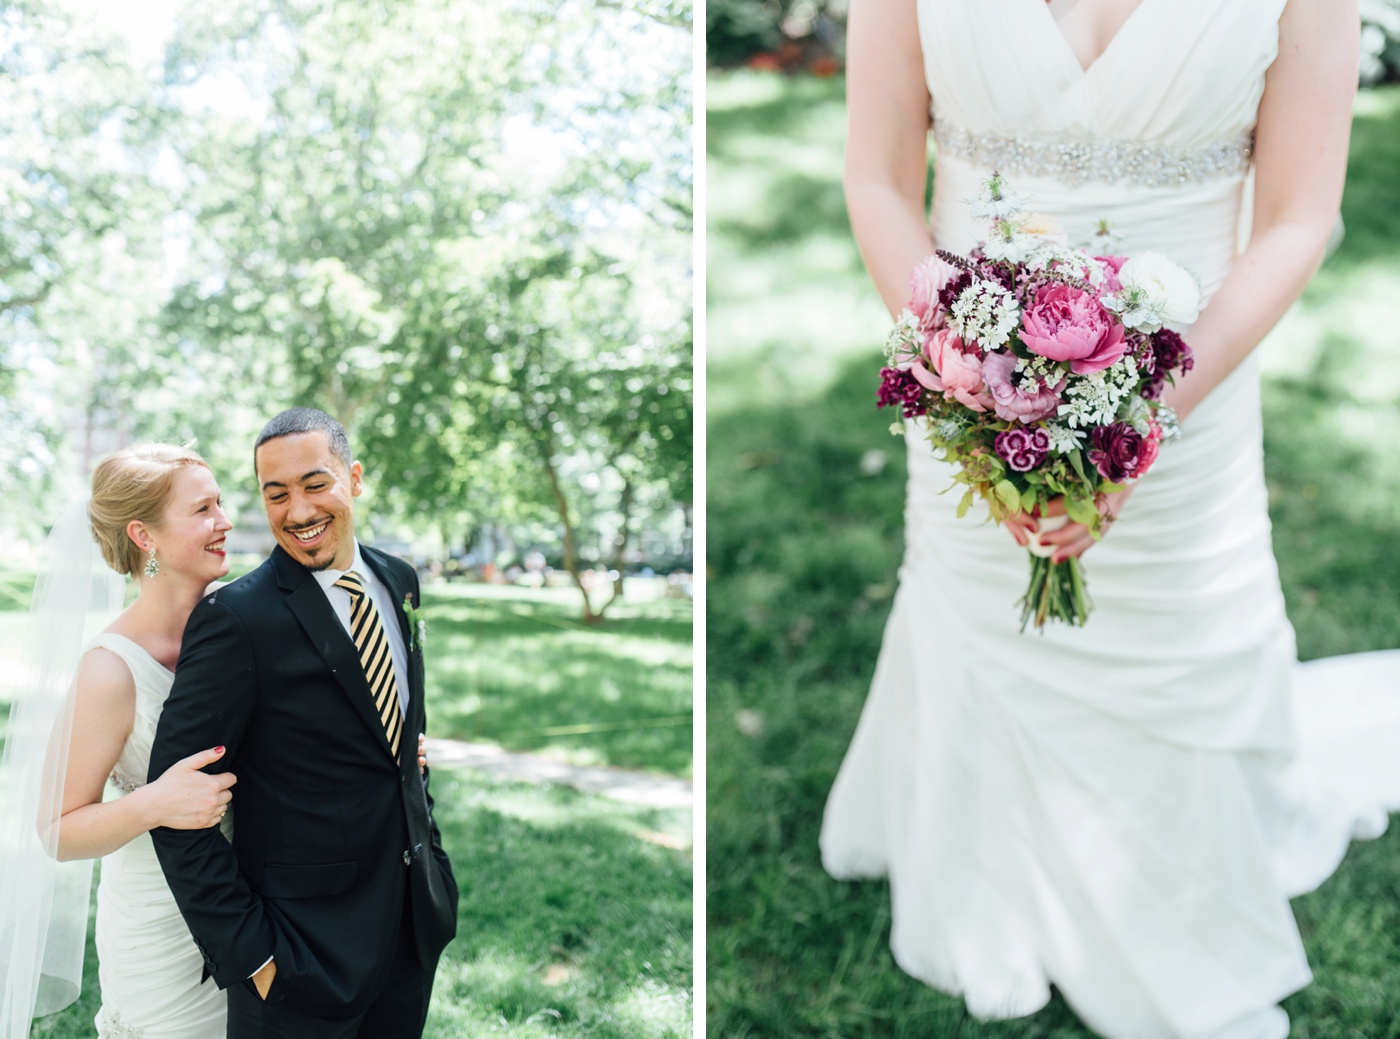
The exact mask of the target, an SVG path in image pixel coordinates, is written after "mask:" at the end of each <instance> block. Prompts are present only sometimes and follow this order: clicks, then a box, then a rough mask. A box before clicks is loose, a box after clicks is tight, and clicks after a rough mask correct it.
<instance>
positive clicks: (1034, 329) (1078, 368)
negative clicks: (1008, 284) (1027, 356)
mask: <svg viewBox="0 0 1400 1039" xmlns="http://www.w3.org/2000/svg"><path fill="white" fill-rule="evenodd" d="M1021 342H1023V343H1025V344H1026V349H1027V350H1029V351H1031V353H1036V354H1040V355H1041V356H1042V357H1048V358H1050V359H1051V360H1052V361H1069V362H1070V370H1071V371H1073V372H1075V373H1077V374H1079V375H1088V374H1089V373H1090V372H1097V371H1102V370H1103V369H1104V368H1107V367H1108V366H1109V365H1111V364H1113V363H1114V362H1115V361H1117V360H1118V358H1120V357H1122V356H1123V351H1124V350H1125V349H1126V347H1127V343H1126V341H1125V340H1124V338H1123V326H1122V325H1120V324H1119V323H1118V321H1117V320H1116V319H1115V318H1114V316H1113V315H1112V314H1110V313H1109V312H1108V311H1107V310H1105V309H1104V306H1103V304H1102V303H1100V302H1099V301H1098V300H1096V299H1095V298H1094V297H1093V296H1091V295H1089V293H1087V292H1084V291H1082V290H1080V289H1076V288H1071V287H1070V286H1068V285H1047V286H1045V287H1044V288H1042V289H1040V290H1039V291H1038V292H1036V294H1035V302H1034V303H1032V304H1031V305H1030V306H1029V307H1028V308H1026V311H1025V313H1023V314H1022V315H1021Z"/></svg>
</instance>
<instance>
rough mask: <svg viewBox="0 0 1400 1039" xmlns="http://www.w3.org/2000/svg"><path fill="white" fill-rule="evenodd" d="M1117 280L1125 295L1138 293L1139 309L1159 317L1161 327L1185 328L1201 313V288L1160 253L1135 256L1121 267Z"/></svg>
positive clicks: (1194, 280) (1193, 279)
mask: <svg viewBox="0 0 1400 1039" xmlns="http://www.w3.org/2000/svg"><path fill="white" fill-rule="evenodd" d="M1118 279H1119V280H1120V281H1121V282H1122V283H1123V289H1124V292H1125V293H1126V294H1128V295H1130V296H1131V295H1132V294H1133V293H1134V290H1137V291H1138V292H1141V293H1142V297H1141V299H1142V305H1144V307H1145V309H1147V310H1149V311H1151V312H1153V313H1154V314H1159V315H1161V319H1162V323H1163V324H1167V325H1177V326H1181V327H1185V326H1186V325H1189V324H1191V323H1192V322H1193V321H1195V320H1196V315H1198V314H1199V313H1200V312H1201V287H1200V286H1199V285H1198V284H1196V279H1195V278H1193V277H1191V275H1190V274H1188V273H1187V272H1186V271H1185V270H1184V269H1182V268H1181V267H1180V266H1178V265H1177V264H1175V263H1172V261H1171V260H1169V259H1167V258H1166V257H1165V256H1163V255H1162V254H1161V253H1141V254H1139V255H1137V256H1134V257H1133V258H1132V259H1130V260H1128V262H1127V263H1125V264H1123V269H1122V270H1121V271H1119V272H1118ZM1125 321H1126V317H1125Z"/></svg>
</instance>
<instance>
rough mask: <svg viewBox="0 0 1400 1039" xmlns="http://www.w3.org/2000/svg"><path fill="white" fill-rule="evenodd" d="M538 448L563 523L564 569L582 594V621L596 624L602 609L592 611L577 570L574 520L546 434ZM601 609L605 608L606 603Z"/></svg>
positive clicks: (600, 619) (600, 617)
mask: <svg viewBox="0 0 1400 1039" xmlns="http://www.w3.org/2000/svg"><path fill="white" fill-rule="evenodd" d="M540 448H541V450H540V455H541V460H542V461H543V462H544V471H545V475H546V476H548V477H549V489H550V490H551V491H553V492H554V505H555V508H557V509H558V510H559V519H560V521H561V522H562V523H563V524H564V569H565V570H567V571H569V576H570V577H572V578H573V579H574V585H575V587H577V588H578V590H579V594H580V595H582V596H583V623H585V624H597V623H599V622H600V621H602V619H603V610H598V611H597V612H596V613H595V612H594V610H593V602H592V600H591V599H589V598H588V589H587V588H585V587H584V584H583V577H582V576H581V575H580V574H579V572H578V559H577V557H576V555H575V548H574V521H573V519H572V518H571V517H570V516H569V502H568V499H566V498H565V497H564V489H563V488H562V487H561V486H560V485H559V474H558V473H557V472H556V471H555V469H554V452H553V443H552V441H551V440H550V439H549V437H548V435H547V434H546V435H545V437H544V440H543V442H542V443H541V445H540ZM603 609H607V607H606V605H605V606H604V607H603Z"/></svg>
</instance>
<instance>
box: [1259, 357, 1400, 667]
mask: <svg viewBox="0 0 1400 1039" xmlns="http://www.w3.org/2000/svg"><path fill="white" fill-rule="evenodd" d="M1354 354H1355V351H1354V348H1353V345H1352V344H1351V343H1350V342H1349V341H1348V340H1347V339H1346V338H1344V337H1342V336H1328V337H1327V338H1326V339H1325V340H1324V342H1323V345H1322V349H1321V350H1320V351H1319V353H1318V356H1317V359H1316V361H1315V363H1314V366H1313V370H1312V371H1311V372H1309V373H1308V374H1307V375H1306V376H1305V377H1303V378H1298V379H1274V380H1270V381H1269V382H1268V383H1267V384H1266V386H1265V393H1264V443H1265V452H1264V467H1265V473H1266V475H1267V477H1268V481H1269V499H1270V514H1271V517H1272V519H1273V522H1274V551H1275V553H1276V555H1277V558H1278V563H1279V572H1280V577H1281V579H1282V582H1283V588H1284V595H1285V597H1286V598H1287V601H1288V608H1289V616H1290V618H1291V619H1292V620H1293V622H1294V626H1295V628H1296V629H1297V633H1298V648H1299V655H1300V656H1301V657H1303V659H1311V658H1313V657H1318V656H1334V655H1337V654H1340V653H1348V652H1355V651H1357V650H1363V649H1386V648H1393V647H1396V646H1400V596H1397V595H1396V589H1397V588H1400V553H1397V552H1395V551H1393V549H1392V546H1393V545H1395V544H1396V543H1397V541H1400V510H1397V508H1396V500H1397V493H1396V490H1395V488H1396V487H1397V486H1400V462H1397V460H1396V459H1395V457H1394V453H1393V452H1392V451H1390V450H1389V449H1388V447H1387V445H1388V444H1390V443H1393V442H1394V439H1395V437H1397V436H1400V399H1396V400H1375V401H1359V400H1357V399H1356V398H1355V396H1354V395H1353V393H1352V392H1351V386H1350V382H1351V379H1350V378H1349V377H1348V376H1347V375H1344V374H1342V372H1343V371H1344V370H1346V369H1348V358H1350V357H1354Z"/></svg>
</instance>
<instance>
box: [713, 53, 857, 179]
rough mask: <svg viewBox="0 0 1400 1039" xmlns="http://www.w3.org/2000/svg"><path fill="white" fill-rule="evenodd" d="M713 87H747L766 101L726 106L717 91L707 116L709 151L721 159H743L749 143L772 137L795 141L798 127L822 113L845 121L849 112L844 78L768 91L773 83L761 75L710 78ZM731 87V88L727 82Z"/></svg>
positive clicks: (801, 79)
mask: <svg viewBox="0 0 1400 1039" xmlns="http://www.w3.org/2000/svg"><path fill="white" fill-rule="evenodd" d="M709 78H710V80H711V83H712V84H713V83H718V84H720V86H721V89H723V87H724V86H726V85H730V86H731V88H732V86H733V85H739V86H740V88H741V89H742V88H743V87H744V85H745V83H744V81H747V85H748V88H749V89H751V90H753V91H754V92H761V93H763V94H765V95H766V96H765V97H764V99H763V100H761V101H746V102H745V103H742V104H735V105H729V104H726V103H725V102H724V101H723V99H722V97H721V96H720V91H716V90H714V88H713V87H712V88H711V97H712V98H715V99H716V101H715V103H712V104H711V105H710V107H709V109H708V110H707V111H706V113H705V133H706V136H705V149H706V151H707V152H708V153H709V154H710V155H713V156H716V157H719V158H734V157H736V156H738V155H741V154H742V151H741V150H739V149H741V148H742V147H743V146H744V145H745V144H746V142H748V141H752V140H753V139H754V138H755V137H759V136H761V137H767V138H770V139H773V140H777V141H782V140H787V139H791V137H792V136H793V127H794V126H795V125H797V124H799V123H801V122H802V121H803V120H804V119H805V118H807V117H808V116H809V115H810V114H812V112H813V110H814V109H820V110H821V113H820V114H821V115H822V117H823V118H836V119H843V118H844V115H845V109H846V81H845V79H844V77H839V76H835V77H831V78H829V79H827V78H819V77H813V76H796V77H793V78H791V79H786V80H783V81H782V83H781V89H778V90H773V91H769V90H767V87H768V85H769V84H768V82H767V77H765V76H762V75H758V74H755V73H748V72H743V73H730V74H724V73H714V72H711V73H710V75H709ZM726 81H727V82H726Z"/></svg>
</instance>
